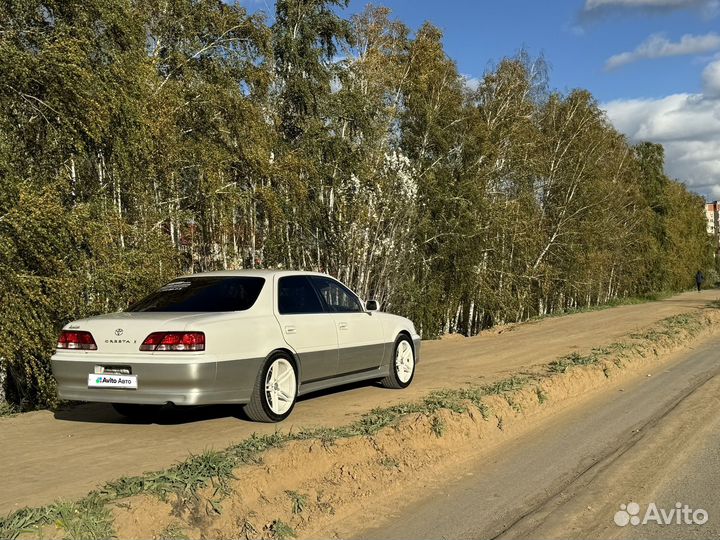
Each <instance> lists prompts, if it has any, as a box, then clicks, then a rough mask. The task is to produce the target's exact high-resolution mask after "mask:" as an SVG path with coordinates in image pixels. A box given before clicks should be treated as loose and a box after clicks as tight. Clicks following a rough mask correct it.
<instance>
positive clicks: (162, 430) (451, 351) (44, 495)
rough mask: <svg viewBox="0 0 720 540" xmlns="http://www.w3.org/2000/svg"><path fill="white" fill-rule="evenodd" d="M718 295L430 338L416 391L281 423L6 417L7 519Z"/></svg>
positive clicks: (191, 416)
mask: <svg viewBox="0 0 720 540" xmlns="http://www.w3.org/2000/svg"><path fill="white" fill-rule="evenodd" d="M717 298H718V291H716V290H708V291H703V292H702V293H697V292H689V293H684V294H680V295H677V296H674V297H672V298H668V299H666V300H663V301H660V302H652V303H646V304H638V305H628V306H621V307H617V308H612V309H606V310H602V311H593V312H586V313H580V314H576V315H570V316H566V317H555V318H547V319H543V320H540V321H536V322H532V323H526V324H521V325H516V326H512V327H506V328H500V329H497V330H495V331H492V332H485V333H483V334H481V335H480V336H476V337H474V338H462V337H454V338H450V339H444V340H439V341H431V342H423V345H422V361H421V362H420V364H419V365H418V371H417V374H416V378H415V380H414V382H413V384H412V385H411V386H410V387H409V388H407V389H405V390H403V391H393V390H386V389H383V388H379V387H377V386H372V385H357V386H353V387H345V388H342V389H339V390H335V391H332V392H325V393H323V394H322V395H315V396H309V397H308V398H305V399H303V400H302V401H301V402H299V403H298V405H297V407H296V408H295V410H294V411H293V414H292V415H291V416H290V418H288V419H287V420H286V421H284V422H282V423H281V424H279V425H277V424H257V423H253V422H248V421H246V420H244V419H242V417H241V416H240V417H239V416H238V412H239V411H238V409H237V408H234V407H220V406H219V407H205V408H197V409H194V410H190V411H186V412H172V411H170V412H168V414H165V415H160V416H159V417H157V418H155V419H153V420H152V421H150V422H148V423H133V422H130V421H127V420H125V419H123V418H121V417H119V416H118V415H117V414H115V412H114V411H113V410H112V408H111V407H110V406H109V405H103V404H91V405H86V406H81V407H77V408H74V409H72V410H68V411H59V412H56V413H53V412H51V411H38V412H33V413H27V414H23V415H19V416H16V417H11V418H0V514H4V513H7V512H10V511H13V510H16V509H18V508H21V507H23V506H38V505H42V504H47V503H50V502H52V501H53V500H54V499H56V498H58V497H63V498H69V499H72V498H76V497H81V496H83V495H85V494H86V493H87V492H88V491H90V490H91V489H94V488H96V487H98V486H100V485H102V484H103V483H105V482H107V481H109V480H113V479H115V478H118V477H121V476H124V475H134V474H140V473H142V472H145V471H152V470H158V469H161V468H164V467H167V466H169V465H171V464H173V463H175V462H177V461H179V460H182V459H185V458H186V457H187V456H188V455H189V454H191V453H198V452H202V451H203V450H205V449H211V448H223V447H226V446H228V445H230V444H233V443H235V442H238V441H241V440H243V439H244V438H246V437H249V436H250V435H251V434H252V433H254V432H257V433H272V432H274V431H275V430H278V429H279V430H283V431H286V430H291V429H292V430H298V429H301V428H303V427H308V426H333V425H335V426H337V425H343V424H345V423H348V422H350V421H352V420H353V419H355V418H357V417H358V416H360V415H361V414H363V413H365V412H367V411H369V410H371V409H372V408H374V407H379V406H388V405H392V404H394V403H399V402H404V401H411V400H413V399H417V398H418V397H420V396H423V395H425V394H426V393H428V392H429V391H431V390H433V389H438V388H451V387H455V386H458V385H463V384H466V383H468V382H475V383H478V382H480V383H485V382H491V381H494V380H498V379H501V378H504V377H507V376H508V375H509V374H512V373H517V372H519V371H525V370H528V369H531V368H532V367H533V366H537V365H540V364H546V363H548V362H550V361H552V360H555V359H557V358H558V357H560V356H563V355H566V354H569V353H571V352H579V353H583V352H585V351H589V350H590V349H592V348H593V347H600V346H605V345H608V344H609V343H612V342H613V341H614V340H618V339H622V338H624V337H625V336H627V335H628V334H630V333H631V332H635V331H638V330H640V329H643V328H647V327H648V326H651V325H652V324H654V323H656V322H657V321H659V320H661V319H663V318H665V317H669V316H672V315H676V314H679V313H686V312H689V311H693V310H698V309H701V308H703V307H704V306H705V305H706V304H707V303H708V302H709V301H711V300H716V299H717Z"/></svg>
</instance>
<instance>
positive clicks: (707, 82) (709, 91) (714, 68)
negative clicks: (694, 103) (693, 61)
mask: <svg viewBox="0 0 720 540" xmlns="http://www.w3.org/2000/svg"><path fill="white" fill-rule="evenodd" d="M702 77H703V93H704V94H705V95H706V96H713V97H717V98H720V61H715V62H712V63H711V64H708V66H707V67H706V68H705V69H704V70H703V75H702Z"/></svg>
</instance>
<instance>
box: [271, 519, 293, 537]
mask: <svg viewBox="0 0 720 540" xmlns="http://www.w3.org/2000/svg"><path fill="white" fill-rule="evenodd" d="M269 532H270V534H271V535H272V538H275V539H276V540H290V539H291V538H295V536H296V534H295V531H294V530H293V528H292V527H290V525H288V524H287V523H285V522H284V521H280V520H279V519H276V520H275V521H273V522H272V524H271V525H270V527H269Z"/></svg>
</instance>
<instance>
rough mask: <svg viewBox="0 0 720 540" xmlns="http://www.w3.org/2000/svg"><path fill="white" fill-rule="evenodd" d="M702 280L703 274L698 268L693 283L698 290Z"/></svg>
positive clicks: (703, 279) (703, 278)
mask: <svg viewBox="0 0 720 540" xmlns="http://www.w3.org/2000/svg"><path fill="white" fill-rule="evenodd" d="M703 281H705V276H703V273H702V272H701V271H700V270H698V271H697V274H695V285H697V289H698V292H700V288H701V287H702V284H703Z"/></svg>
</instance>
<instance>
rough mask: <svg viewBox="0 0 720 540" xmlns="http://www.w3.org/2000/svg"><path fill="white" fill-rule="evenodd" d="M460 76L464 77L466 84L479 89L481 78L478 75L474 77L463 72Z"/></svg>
mask: <svg viewBox="0 0 720 540" xmlns="http://www.w3.org/2000/svg"><path fill="white" fill-rule="evenodd" d="M460 76H461V77H462V78H463V81H464V82H465V86H466V87H467V88H469V89H470V90H477V89H478V86H480V79H479V78H478V77H473V76H472V75H468V74H467V73H462V74H461V75H460Z"/></svg>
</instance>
